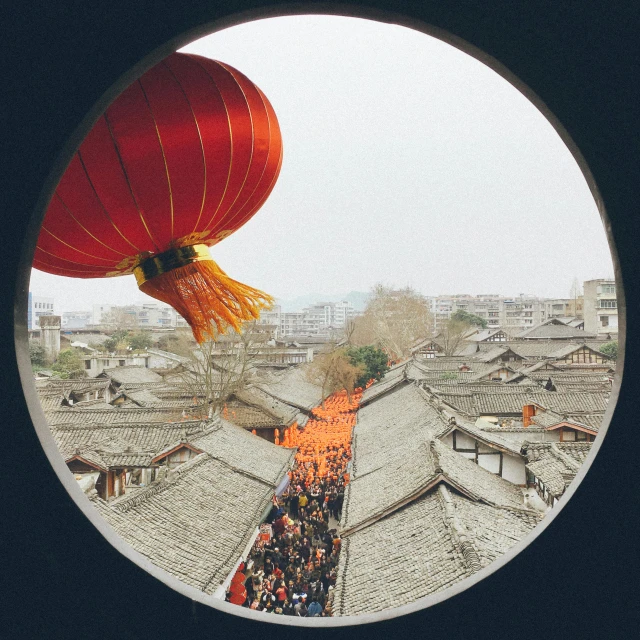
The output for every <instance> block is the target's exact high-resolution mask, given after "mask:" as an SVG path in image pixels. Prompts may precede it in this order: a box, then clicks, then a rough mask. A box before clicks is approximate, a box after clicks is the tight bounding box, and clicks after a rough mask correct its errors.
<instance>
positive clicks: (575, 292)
mask: <svg viewBox="0 0 640 640" xmlns="http://www.w3.org/2000/svg"><path fill="white" fill-rule="evenodd" d="M582 295H583V293H582V287H581V286H580V281H579V280H578V278H574V279H573V282H572V283H571V289H570V290H569V298H570V300H571V304H572V306H573V308H572V311H571V312H572V315H574V316H577V315H578V299H579V298H580V297H582Z"/></svg>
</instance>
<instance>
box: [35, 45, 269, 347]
mask: <svg viewBox="0 0 640 640" xmlns="http://www.w3.org/2000/svg"><path fill="white" fill-rule="evenodd" d="M281 163H282V139H281V136H280V128H279V126H278V121H277V119H276V116H275V113H274V111H273V108H272V106H271V105H270V103H269V101H268V100H267V99H266V97H265V96H264V94H263V93H262V92H261V91H260V89H258V87H256V86H255V85H254V84H253V83H252V82H251V81H250V80H249V79H248V78H246V77H245V76H244V75H243V74H241V73H240V72H239V71H237V70H236V69H234V68H232V67H230V66H229V65H226V64H223V63H221V62H216V61H214V60H209V59H206V58H202V57H200V56H195V55H191V54H189V55H187V54H182V53H174V54H172V55H170V56H169V57H168V58H166V59H165V60H163V61H162V62H160V63H159V64H158V65H156V66H155V67H153V68H152V69H150V70H149V71H148V72H147V73H145V74H144V75H143V76H142V77H141V78H139V79H138V80H137V81H136V82H134V83H133V84H132V85H130V86H129V87H128V88H127V89H125V91H124V92H123V93H122V94H120V96H119V97H118V98H117V99H116V100H115V101H114V102H113V103H112V104H111V106H109V108H108V109H107V110H106V112H105V113H104V114H103V115H102V116H101V117H100V119H99V120H98V122H96V124H95V125H94V127H93V128H92V129H91V131H90V132H89V134H88V135H87V137H86V138H85V140H84V142H83V143H82V145H81V146H80V148H79V150H78V152H77V153H76V154H75V156H74V158H73V160H72V161H71V163H70V164H69V167H68V168H67V170H66V172H65V174H64V175H63V177H62V179H61V180H60V183H59V184H58V187H57V189H56V192H55V194H54V196H53V199H52V201H51V203H50V205H49V207H48V209H47V212H46V214H45V218H44V222H43V225H42V230H41V232H40V237H39V239H38V244H37V247H36V253H35V257H34V261H33V266H34V267H36V268H37V269H40V270H42V271H46V272H48V273H53V274H57V275H63V276H71V277H76V278H103V277H110V276H120V275H126V274H130V273H134V274H135V276H136V280H137V282H138V286H139V287H140V289H141V290H142V291H144V292H145V293H147V294H149V295H151V296H152V297H154V298H157V299H159V300H162V301H164V302H167V303H168V304H171V305H172V306H173V307H174V308H175V309H176V310H177V311H178V313H180V314H181V315H182V316H183V317H184V318H185V320H187V322H188V323H189V324H190V325H191V327H192V329H193V333H194V336H195V337H196V339H197V340H198V342H202V341H203V340H204V339H205V337H206V335H210V336H212V337H214V336H215V335H216V331H217V332H218V333H221V332H224V331H225V330H226V329H227V328H229V327H230V326H231V327H233V328H235V329H238V328H239V326H240V324H241V323H242V322H243V321H245V320H249V319H252V318H257V317H258V314H259V311H260V309H262V308H265V307H268V306H269V305H270V304H271V303H272V302H273V300H272V298H271V297H270V296H268V295H267V294H265V293H263V292H261V291H258V290H256V289H253V288H251V287H248V286H246V285H244V284H241V283H239V282H237V281H235V280H232V279H231V278H229V277H228V276H227V275H226V274H225V273H224V272H223V271H222V270H221V269H220V268H219V267H218V265H217V264H216V263H215V262H214V261H213V260H212V259H211V256H210V254H209V250H208V247H211V246H213V245H215V244H217V243H218V242H220V241H221V240H223V239H224V238H226V237H227V236H229V235H231V234H232V233H233V232H234V231H236V230H237V229H238V228H239V227H241V226H242V225H243V224H244V223H245V222H247V221H248V220H249V219H250V218H251V217H252V216H253V215H254V214H255V213H256V212H257V211H258V209H259V208H260V207H261V206H262V204H263V203H264V202H265V200H266V199H267V197H268V195H269V193H270V192H271V190H272V189H273V187H274V185H275V182H276V179H277V177H278V174H279V172H280V166H281Z"/></svg>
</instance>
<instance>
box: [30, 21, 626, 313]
mask: <svg viewBox="0 0 640 640" xmlns="http://www.w3.org/2000/svg"><path fill="white" fill-rule="evenodd" d="M274 43H277V46H274ZM184 51H188V52H192V53H197V54H199V55H206V56H208V57H212V58H215V59H219V60H222V61H224V62H227V63H229V64H231V65H232V66H235V67H236V68H238V69H239V70H241V71H242V72H243V73H245V74H246V75H247V76H248V77H249V78H250V79H251V80H253V81H254V82H256V84H257V85H258V86H259V87H260V88H261V89H262V90H263V91H264V93H265V94H266V95H267V96H268V98H269V100H270V101H271V103H272V104H273V107H274V109H275V111H276V113H277V115H278V118H279V122H280V126H281V129H282V134H283V140H284V160H283V167H282V173H281V176H280V178H279V181H278V183H277V184H276V187H275V189H274V191H273V193H272V194H271V196H270V198H269V200H268V201H267V203H266V204H265V205H264V207H263V208H262V210H261V211H259V212H258V213H257V215H256V216H255V217H254V218H253V219H252V220H250V221H249V222H248V223H247V224H246V225H245V226H244V227H242V228H241V229H240V230H239V231H237V232H236V233H235V234H234V235H232V236H231V237H229V238H227V239H225V240H224V241H223V242H222V243H220V244H219V245H217V246H216V247H215V248H214V249H213V251H212V254H213V257H214V259H216V260H217V261H219V264H220V266H221V267H222V269H224V270H225V271H226V272H227V273H228V274H229V275H230V276H231V277H233V278H235V279H237V280H240V281H241V282H246V283H247V284H249V285H251V286H255V287H258V288H260V289H263V290H264V291H267V292H268V293H270V294H272V295H273V296H274V297H276V298H278V299H282V300H285V301H286V300H291V299H294V298H296V297H298V296H307V295H310V294H309V292H312V293H311V295H315V294H314V293H313V292H319V294H318V298H319V299H318V300H317V301H321V299H322V296H323V295H324V294H326V292H327V291H338V292H340V291H341V290H345V289H346V290H347V291H349V290H354V291H369V290H370V289H371V288H372V287H373V286H374V285H375V284H376V283H378V282H381V283H383V284H385V285H389V286H393V287H396V288H402V287H405V286H411V287H413V288H414V289H416V290H418V291H420V292H422V293H424V294H425V295H440V294H443V295H444V294H454V293H468V294H470V295H476V294H483V293H496V294H501V295H517V294H519V293H521V292H526V293H529V294H532V295H536V296H539V297H545V298H554V297H558V298H566V297H568V295H569V289H570V287H571V283H572V281H573V279H574V277H577V278H578V280H579V281H580V282H581V283H582V282H583V281H586V280H591V279H596V278H607V277H611V276H612V274H613V266H612V260H611V255H610V252H609V249H608V245H607V240H606V236H605V233H604V228H603V225H602V222H601V220H600V217H599V214H598V211H597V206H596V204H595V201H594V199H593V197H592V195H591V193H590V191H589V188H588V186H587V184H586V181H585V179H584V176H583V175H582V173H581V171H580V169H579V168H578V166H577V164H576V162H575V160H574V159H573V157H572V155H571V153H570V151H569V150H568V149H567V148H566V146H565V145H564V143H563V142H562V141H561V139H560V137H559V136H558V134H557V133H556V132H555V131H554V129H553V128H552V127H551V125H550V124H549V122H548V121H547V120H546V119H545V118H544V116H542V115H541V114H540V112H539V111H538V110H537V109H536V108H535V107H534V106H533V105H532V104H531V103H530V102H529V101H528V100H527V99H526V98H525V97H524V96H523V95H522V94H520V93H519V92H518V91H517V90H516V89H515V88H513V87H512V86H511V85H510V84H509V83H507V82H506V81H505V80H504V79H502V78H501V77H499V76H498V75H497V74H496V73H495V72H493V71H492V70H490V69H489V68H488V67H486V66H485V65H483V64H482V63H480V62H478V61H477V60H475V59H474V58H471V57H470V56H468V55H467V54H464V53H462V52H460V51H458V50H457V49H455V48H453V47H451V46H450V45H448V44H445V43H443V42H441V41H439V40H436V39H434V38H431V37H429V36H426V35H424V34H421V33H418V32H415V31H412V30H409V29H406V28H404V27H400V26H397V25H388V24H380V23H376V22H372V21H367V20H362V19H355V18H342V17H336V16H292V17H287V18H273V19H268V20H260V21H256V22H252V23H247V24H243V25H240V26H237V27H232V28H230V29H226V30H223V31H220V32H218V33H216V34H213V35H211V36H208V37H206V38H203V39H202V40H200V41H198V42H195V43H193V44H191V45H189V46H188V47H186V48H185V49H184ZM344 283H349V285H348V286H347V287H345V286H344ZM30 290H31V291H33V292H34V294H36V295H45V296H49V297H53V298H55V300H56V306H57V308H58V309H60V310H61V311H81V310H85V309H88V308H91V306H92V305H93V304H98V303H100V302H117V303H118V304H134V303H138V302H141V301H143V300H145V299H146V298H145V296H144V295H143V294H141V293H140V292H139V291H138V289H137V287H136V284H135V279H134V278H133V276H127V277H122V278H112V279H101V280H95V279H91V280H80V279H68V278H60V277H58V276H52V275H50V274H45V273H42V272H36V271H33V272H32V280H31V285H30ZM323 292H325V293H323ZM148 300H150V299H148Z"/></svg>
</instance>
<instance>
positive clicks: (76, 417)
mask: <svg viewBox="0 0 640 640" xmlns="http://www.w3.org/2000/svg"><path fill="white" fill-rule="evenodd" d="M112 409H113V411H104V410H103V409H96V408H94V407H91V408H89V409H83V408H80V407H78V408H75V407H63V408H61V409H56V410H54V411H49V412H48V413H47V419H48V420H49V424H50V425H61V424H77V425H83V424H95V425H104V424H131V425H135V424H140V423H149V422H161V423H165V422H181V421H182V420H183V418H182V409H181V408H180V407H150V408H147V407H138V406H120V407H112Z"/></svg>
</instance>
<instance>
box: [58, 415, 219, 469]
mask: <svg viewBox="0 0 640 640" xmlns="http://www.w3.org/2000/svg"><path fill="white" fill-rule="evenodd" d="M206 428H207V425H206V423H204V422H202V421H200V420H197V421H188V422H177V423H158V422H155V423H149V424H124V425H123V424H106V425H96V424H79V425H57V426H55V425H54V426H51V433H52V435H53V437H54V440H55V441H56V444H57V445H58V449H60V452H61V453H62V455H63V457H64V458H65V459H67V458H69V457H71V456H72V455H74V454H75V452H76V450H79V451H80V452H82V451H96V452H98V453H103V452H105V453H106V452H111V453H116V452H117V453H132V454H136V455H143V456H150V457H153V456H154V455H155V454H156V453H158V452H160V451H162V450H163V449H165V448H166V447H168V446H170V445H172V444H174V443H176V442H179V441H180V440H183V439H184V440H187V441H190V440H191V439H192V438H193V437H195V436H196V435H201V434H202V433H203V432H204V431H205V429H206ZM149 459H150V458H149ZM136 466H138V465H136ZM141 466H146V465H141Z"/></svg>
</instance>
